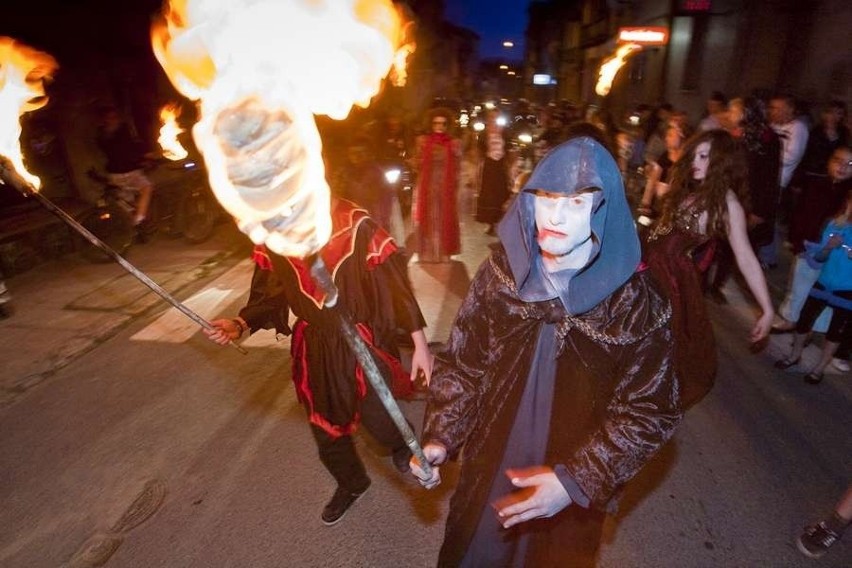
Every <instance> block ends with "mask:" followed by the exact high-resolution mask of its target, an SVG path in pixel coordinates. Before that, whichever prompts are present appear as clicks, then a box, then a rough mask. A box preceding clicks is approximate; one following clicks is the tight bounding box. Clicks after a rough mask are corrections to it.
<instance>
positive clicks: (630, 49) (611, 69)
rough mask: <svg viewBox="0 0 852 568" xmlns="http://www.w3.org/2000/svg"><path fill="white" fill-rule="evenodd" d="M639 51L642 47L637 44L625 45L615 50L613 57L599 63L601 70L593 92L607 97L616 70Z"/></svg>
mask: <svg viewBox="0 0 852 568" xmlns="http://www.w3.org/2000/svg"><path fill="white" fill-rule="evenodd" d="M640 49H642V46H641V45H639V44H638V43H625V44H623V45H620V46H619V47H618V49H617V50H615V55H613V56H612V57H610V58H609V59H607V60H606V61H604V62H603V63H601V70H600V72H599V73H598V82H597V84H596V85H595V92H596V93H597V94H599V95H600V96H602V97H605V96H607V95H608V94H609V90H610V89H611V88H612V82H613V80H614V79H615V75H616V73H618V70H619V69H621V68H622V67H623V66H624V64H625V63H627V58H628V57H630V56H631V55H633V53H635V52H637V51H639V50H640Z"/></svg>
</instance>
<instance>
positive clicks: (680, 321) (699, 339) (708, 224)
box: [645, 130, 775, 407]
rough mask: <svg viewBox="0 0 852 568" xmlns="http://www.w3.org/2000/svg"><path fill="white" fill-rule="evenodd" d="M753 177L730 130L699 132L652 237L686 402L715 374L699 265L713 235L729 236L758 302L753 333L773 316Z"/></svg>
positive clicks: (652, 261)
mask: <svg viewBox="0 0 852 568" xmlns="http://www.w3.org/2000/svg"><path fill="white" fill-rule="evenodd" d="M747 180H748V172H747V168H746V165H745V154H744V152H743V150H742V147H741V146H739V145H738V144H737V142H736V141H735V140H734V138H733V137H732V136H731V135H730V134H729V133H727V132H725V131H724V130H710V131H706V132H702V133H700V134H698V135H697V136H695V137H693V138H692V139H691V140H690V141H689V142H688V143H687V145H686V146H685V148H684V151H683V156H682V158H681V159H680V160H678V161H677V162H675V164H674V166H673V169H672V178H671V189H670V191H669V193H668V194H667V195H666V198H665V200H664V201H663V210H662V214H661V216H660V220H659V223H658V224H657V225H656V226H655V227H654V229H653V230H652V231H651V233H650V235H649V237H648V239H647V243H646V245H647V246H646V251H645V262H646V263H647V265H648V267H649V268H650V269H651V271H652V273H653V275H654V277H655V279H656V280H657V282H658V283H659V284H660V285H661V286H662V287H663V289H665V290H666V291H667V292H668V296H669V298H670V300H671V302H672V324H673V331H674V336H675V373H676V374H677V376H678V379H679V381H680V383H681V399H682V401H683V403H684V407H688V406H691V405H693V404H695V403H696V402H698V401H699V400H701V399H702V398H703V397H704V396H705V395H706V394H707V393H708V392H709V391H710V389H711V388H712V386H713V382H714V380H715V375H716V347H715V342H714V339H713V329H712V327H711V325H710V320H709V318H708V316H707V311H706V308H705V305H704V298H703V294H702V287H701V270H702V269H703V268H706V266H707V265H708V264H709V262H706V261H707V260H708V258H707V254H708V253H707V250H706V248H707V247H706V245H707V244H708V243H710V242H711V241H712V239H714V238H717V237H718V238H727V240H728V242H729V243H730V246H731V249H732V251H733V253H734V258H735V259H736V262H737V266H738V267H739V269H740V271H741V272H742V274H743V276H744V277H745V280H746V283H747V284H748V287H749V289H750V290H751V292H752V294H753V295H754V297H755V299H756V300H757V303H758V304H759V306H760V310H761V313H760V315H759V316H758V318H757V320H756V322H755V324H754V326H753V327H752V330H751V333H750V335H749V339H750V340H751V341H752V342H757V341H760V340H761V339H763V338H764V337H766V336H767V335H768V334H769V330H770V328H771V327H772V320H773V318H774V317H775V311H774V308H773V307H772V301H771V299H770V297H769V290H768V288H767V286H766V278H765V277H764V275H763V271H762V270H761V268H760V263H759V262H758V260H757V257H756V256H755V255H754V251H753V250H752V247H751V245H750V243H749V239H748V232H747V229H748V227H747V223H746V210H745V208H744V207H743V203H746V206H747V204H748V184H747ZM696 253H698V254H696ZM702 253H703V254H702Z"/></svg>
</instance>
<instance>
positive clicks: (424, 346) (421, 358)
mask: <svg viewBox="0 0 852 568" xmlns="http://www.w3.org/2000/svg"><path fill="white" fill-rule="evenodd" d="M411 339H412V340H413V341H414V353H413V354H412V355H411V382H412V383H413V382H414V381H416V380H417V375H418V374H419V373H420V372H421V371H422V372H423V378H424V380H425V381H426V386H429V381H431V380H432V365H433V364H434V362H435V357H434V356H433V355H432V352H431V351H429V344H428V343H427V342H426V334H425V333H423V330H422V329H419V330H417V331H415V332H414V333H412V334H411Z"/></svg>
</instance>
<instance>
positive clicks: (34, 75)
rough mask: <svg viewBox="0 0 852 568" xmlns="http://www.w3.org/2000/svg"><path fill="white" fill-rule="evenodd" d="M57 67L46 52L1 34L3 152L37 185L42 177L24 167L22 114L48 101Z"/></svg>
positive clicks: (0, 141) (0, 129) (0, 132)
mask: <svg viewBox="0 0 852 568" xmlns="http://www.w3.org/2000/svg"><path fill="white" fill-rule="evenodd" d="M58 67H59V66H58V65H57V63H56V60H55V59H54V58H53V57H51V56H50V55H48V54H47V53H44V52H41V51H37V50H35V49H33V48H31V47H27V46H26V45H23V44H22V43H20V42H17V41H15V40H14V39H12V38H9V37H0V155H3V156H5V157H7V158H8V159H9V160H10V161H11V162H12V165H13V166H14V168H15V170H16V171H17V172H18V174H19V175H20V176H21V177H22V178H24V179H25V180H26V181H27V182H28V183H29V184H30V185H32V186H33V187H34V188H35V189H38V188H39V187H41V180H40V179H39V178H38V177H36V176H34V175H32V174H31V173H29V172H28V171H27V169H26V168H25V167H24V161H23V155H22V153H21V142H20V138H21V120H20V117H21V116H22V115H23V114H24V113H26V112H31V111H34V110H38V109H40V108H41V107H43V106H44V105H46V104H47V96H46V95H45V92H44V84H45V81H48V80H49V79H50V78H51V77H52V75H53V73H54V72H55V71H56V70H57V69H58Z"/></svg>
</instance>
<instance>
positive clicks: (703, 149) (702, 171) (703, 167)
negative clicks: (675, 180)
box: [692, 142, 710, 181]
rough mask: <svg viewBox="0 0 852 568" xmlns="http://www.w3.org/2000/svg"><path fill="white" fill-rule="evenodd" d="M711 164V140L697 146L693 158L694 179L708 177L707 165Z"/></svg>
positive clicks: (701, 179) (700, 179) (699, 179)
mask: <svg viewBox="0 0 852 568" xmlns="http://www.w3.org/2000/svg"><path fill="white" fill-rule="evenodd" d="M709 165H710V142H702V143H701V144H699V145H698V146H697V147H696V148H695V157H694V158H693V159H692V179H694V180H696V181H704V178H706V177H707V167H708V166H709Z"/></svg>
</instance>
